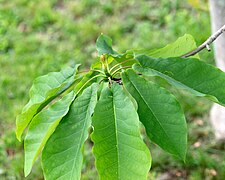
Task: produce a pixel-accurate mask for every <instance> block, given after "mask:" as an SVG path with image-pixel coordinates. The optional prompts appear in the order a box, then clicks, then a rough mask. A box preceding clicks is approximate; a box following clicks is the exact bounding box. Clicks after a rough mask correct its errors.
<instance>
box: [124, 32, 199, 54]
mask: <svg viewBox="0 0 225 180" xmlns="http://www.w3.org/2000/svg"><path fill="white" fill-rule="evenodd" d="M196 47H197V46H196V43H195V40H194V38H193V37H192V36H191V35H190V34H185V35H184V36H182V37H179V38H178V39H177V40H176V41H175V42H173V43H171V44H168V45H166V46H165V47H163V48H159V49H150V50H145V49H143V50H133V51H132V50H130V51H128V52H132V53H134V55H135V56H137V55H140V54H144V55H148V56H151V57H154V58H169V57H181V56H182V55H184V54H186V53H188V52H190V51H192V50H193V49H195V48H196ZM193 58H199V56H198V55H195V56H193Z"/></svg>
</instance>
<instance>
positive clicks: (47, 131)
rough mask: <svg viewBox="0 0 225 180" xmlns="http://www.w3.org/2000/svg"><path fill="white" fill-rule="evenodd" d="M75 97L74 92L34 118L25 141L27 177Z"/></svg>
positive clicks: (25, 171) (25, 170)
mask: <svg viewBox="0 0 225 180" xmlns="http://www.w3.org/2000/svg"><path fill="white" fill-rule="evenodd" d="M74 97H75V95H74V92H73V91H72V92H70V93H69V94H67V95H66V96H64V97H63V98H62V99H61V100H59V101H57V102H56V103H55V104H53V105H52V106H50V107H49V108H48V109H45V110H43V111H41V112H40V113H38V114H37V115H36V116H35V117H34V118H33V120H32V122H31V124H30V126H29V128H28V132H27V135H26V137H25V141H24V149H25V164H24V173H25V176H27V175H28V174H29V173H30V171H31V168H32V165H33V163H34V161H35V159H36V158H37V156H38V154H39V153H40V152H41V150H42V148H43V147H44V145H45V143H46V142H47V140H48V138H49V137H50V136H51V134H52V133H53V132H54V130H55V128H56V127H57V125H58V124H59V122H60V120H61V119H62V118H63V116H65V115H66V114H67V112H68V111H69V106H70V104H71V102H72V101H73V99H74Z"/></svg>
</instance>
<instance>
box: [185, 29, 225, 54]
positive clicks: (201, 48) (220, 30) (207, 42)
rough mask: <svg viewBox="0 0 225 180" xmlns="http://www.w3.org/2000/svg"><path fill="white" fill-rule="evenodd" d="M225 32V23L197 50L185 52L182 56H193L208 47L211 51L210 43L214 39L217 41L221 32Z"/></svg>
mask: <svg viewBox="0 0 225 180" xmlns="http://www.w3.org/2000/svg"><path fill="white" fill-rule="evenodd" d="M223 32H225V25H223V26H222V27H221V28H220V29H219V30H218V31H216V32H215V33H214V34H213V35H212V36H210V37H209V38H208V39H207V40H206V41H205V42H204V43H203V44H201V45H200V46H199V47H197V48H196V49H195V50H193V51H191V52H189V53H187V54H184V55H182V56H181V57H182V58H187V57H190V56H193V55H195V54H197V53H198V52H200V51H201V50H203V49H205V48H207V50H208V51H211V49H210V47H209V45H210V44H212V43H213V41H215V40H216V39H217V38H218V37H219V36H220V35H221V34H223Z"/></svg>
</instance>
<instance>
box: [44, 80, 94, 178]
mask: <svg viewBox="0 0 225 180" xmlns="http://www.w3.org/2000/svg"><path fill="white" fill-rule="evenodd" d="M96 102H97V84H92V85H91V86H90V87H88V88H87V89H85V90H84V91H83V93H82V95H81V96H79V97H78V98H77V99H75V101H74V102H73V103H72V105H71V107H70V110H69V113H68V114H67V115H66V116H65V117H64V118H63V119H62V120H61V122H60V124H59V125H58V126H57V128H56V130H55V132H54V133H53V134H52V136H51V137H50V139H49V140H48V142H47V143H46V146H45V148H44V150H43V152H42V167H43V170H44V175H45V179H46V180H51V179H66V180H74V179H77V180H79V179H80V175H81V168H82V162H83V156H82V152H81V148H82V147H83V144H84V142H85V141H86V139H87V137H88V129H89V128H90V126H91V115H92V113H93V111H94V107H95V104H96Z"/></svg>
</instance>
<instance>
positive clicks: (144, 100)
mask: <svg viewBox="0 0 225 180" xmlns="http://www.w3.org/2000/svg"><path fill="white" fill-rule="evenodd" d="M122 77H123V83H124V86H125V87H126V89H127V90H128V91H129V93H130V94H131V95H132V96H133V97H134V98H135V99H136V101H137V104H138V115H139V118H140V121H141V122H142V123H143V125H144V126H145V128H146V133H147V135H148V137H149V138H150V139H151V140H152V141H153V142H155V143H156V144H158V145H159V146H160V147H161V148H163V149H164V150H165V151H168V152H169V153H172V154H174V155H176V156H177V157H180V158H181V159H183V160H185V156H186V148H187V127H186V121H185V117H184V113H183V111H182V109H181V107H180V105H179V103H178V102H177V100H176V98H175V97H174V96H173V95H171V94H170V93H169V92H168V91H167V90H165V89H164V88H162V87H160V86H158V85H156V84H154V83H152V82H148V81H147V80H145V79H144V78H142V77H139V76H138V75H137V74H136V73H135V72H134V71H133V70H131V69H130V70H127V71H126V72H124V73H123V74H122Z"/></svg>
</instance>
